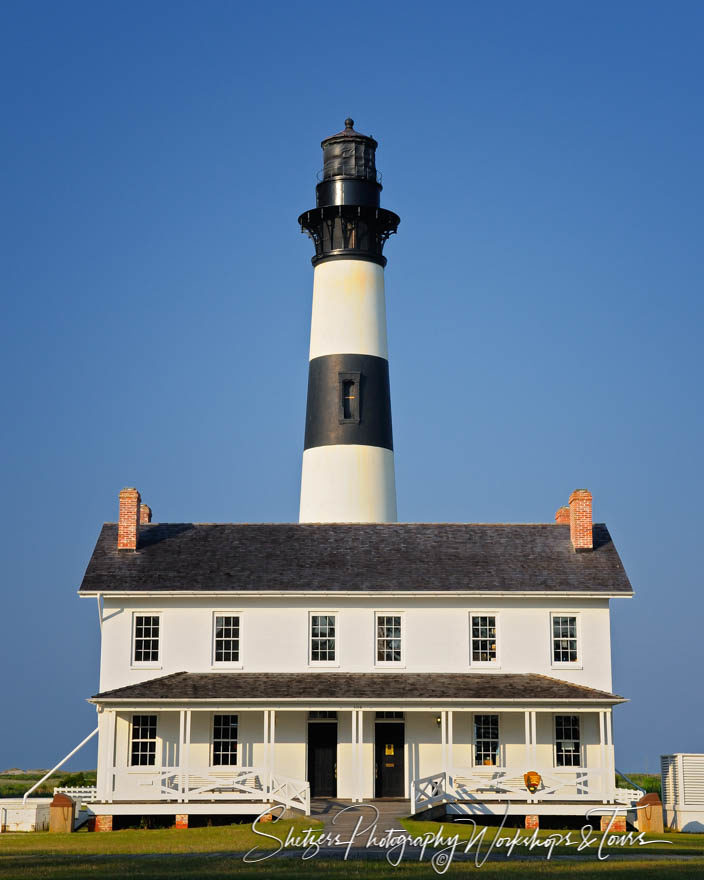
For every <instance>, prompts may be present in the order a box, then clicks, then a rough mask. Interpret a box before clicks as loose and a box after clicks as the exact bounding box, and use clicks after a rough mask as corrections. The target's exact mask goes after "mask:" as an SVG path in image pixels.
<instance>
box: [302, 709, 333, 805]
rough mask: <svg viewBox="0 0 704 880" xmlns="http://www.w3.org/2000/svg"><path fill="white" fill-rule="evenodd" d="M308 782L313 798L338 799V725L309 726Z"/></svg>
mask: <svg viewBox="0 0 704 880" xmlns="http://www.w3.org/2000/svg"><path fill="white" fill-rule="evenodd" d="M308 782H309V783H310V794H311V797H337V723H336V722H335V721H315V722H310V723H309V724H308Z"/></svg>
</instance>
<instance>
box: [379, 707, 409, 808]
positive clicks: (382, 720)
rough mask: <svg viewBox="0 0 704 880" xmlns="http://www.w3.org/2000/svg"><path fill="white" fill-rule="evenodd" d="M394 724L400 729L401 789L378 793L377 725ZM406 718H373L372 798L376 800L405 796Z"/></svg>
mask: <svg viewBox="0 0 704 880" xmlns="http://www.w3.org/2000/svg"><path fill="white" fill-rule="evenodd" d="M391 724H393V725H396V727H397V728H399V729H400V730H401V737H402V742H401V758H402V767H401V786H400V788H401V791H400V792H399V793H398V794H392V795H385V796H382V795H380V794H379V793H378V792H379V786H380V785H381V768H377V764H378V761H377V746H378V745H379V742H380V740H379V736H378V732H379V727H386V726H388V725H391ZM406 745H407V743H406V720H405V718H375V719H374V753H373V757H374V798H375V799H376V800H380V799H383V798H384V797H387V798H390V799H394V798H405V797H406V788H407V780H406ZM377 769H379V775H377Z"/></svg>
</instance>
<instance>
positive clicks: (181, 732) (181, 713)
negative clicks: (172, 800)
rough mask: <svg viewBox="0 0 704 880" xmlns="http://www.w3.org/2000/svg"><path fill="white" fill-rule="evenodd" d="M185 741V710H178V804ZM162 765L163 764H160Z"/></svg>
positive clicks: (181, 795) (180, 791)
mask: <svg viewBox="0 0 704 880" xmlns="http://www.w3.org/2000/svg"><path fill="white" fill-rule="evenodd" d="M185 741H186V711H185V709H179V710H178V802H179V803H181V801H182V800H183V786H184V778H183V774H184V770H185V766H186V765H185V761H184V755H183V750H184V743H185ZM162 763H163V762H162Z"/></svg>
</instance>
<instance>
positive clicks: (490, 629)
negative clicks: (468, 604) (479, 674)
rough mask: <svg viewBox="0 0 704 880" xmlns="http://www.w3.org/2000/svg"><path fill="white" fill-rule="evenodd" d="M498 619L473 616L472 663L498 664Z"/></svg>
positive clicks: (487, 615) (488, 616) (490, 616)
mask: <svg viewBox="0 0 704 880" xmlns="http://www.w3.org/2000/svg"><path fill="white" fill-rule="evenodd" d="M496 656H497V655H496V617H495V616H494V615H493V614H486V615H484V614H473V615H472V663H496Z"/></svg>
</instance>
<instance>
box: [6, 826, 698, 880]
mask: <svg viewBox="0 0 704 880" xmlns="http://www.w3.org/2000/svg"><path fill="white" fill-rule="evenodd" d="M116 833H122V832H116ZM473 872H477V873H476V876H477V877H478V878H481V880H505V878H510V880H549V878H551V877H555V876H557V875H560V876H564V875H565V874H566V873H567V872H569V874H570V875H571V876H572V877H573V878H574V880H608V878H616V880H701V877H702V876H703V874H704V859H696V860H689V861H686V862H674V861H671V860H669V859H668V860H666V861H663V862H657V863H655V862H643V861H628V862H623V861H622V862H615V861H611V860H609V861H607V862H601V863H597V862H591V861H590V862H589V863H586V864H584V863H573V862H569V861H567V862H562V863H561V864H554V863H545V862H539V863H527V862H510V863H508V864H506V863H500V864H496V863H487V864H485V865H484V866H483V867H482V868H481V869H477V868H475V867H474V866H473V865H472V864H471V863H470V864H467V863H466V862H464V863H462V862H455V863H453V864H452V865H451V866H450V867H449V869H448V870H447V872H446V873H445V874H444V875H442V876H445V877H457V878H459V877H464V878H466V877H467V876H468V874H470V873H473ZM0 876H1V877H2V880H76V878H79V880H81V878H92V877H95V880H123V878H125V877H130V878H132V877H136V878H140V880H203V878H213V880H220V878H228V877H233V878H237V880H270V878H271V880H292V878H301V877H315V878H324V880H338V878H339V880H357V878H370V880H376V878H400V880H408V878H413V880H437V878H438V876H440V875H438V874H436V873H435V871H433V869H432V868H431V867H430V866H429V865H427V864H417V863H410V862H404V863H402V864H401V865H400V866H399V867H398V868H394V867H392V866H391V865H388V864H387V863H386V862H383V861H379V860H375V861H369V860H365V861H361V860H358V859H352V860H350V861H347V862H342V861H334V862H333V861H327V860H312V861H309V862H305V863H303V862H301V861H300V860H299V859H294V858H286V859H272V860H271V861H267V862H264V863H263V864H259V865H246V864H244V863H243V862H242V860H241V859H240V858H238V857H223V856H210V857H208V856H203V855H196V856H167V855H161V856H156V857H149V856H141V857H140V856H136V857H134V858H130V857H129V856H108V857H106V858H98V857H95V856H94V857H89V858H82V859H81V860H80V862H77V861H76V859H75V858H71V857H66V856H63V857H58V856H54V857H48V858H47V857H45V858H42V857H37V858H35V859H32V861H31V864H30V863H28V861H27V860H21V859H18V858H13V857H10V858H9V859H0Z"/></svg>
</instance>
